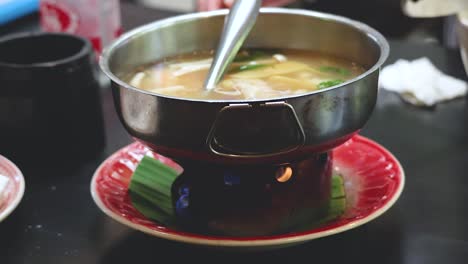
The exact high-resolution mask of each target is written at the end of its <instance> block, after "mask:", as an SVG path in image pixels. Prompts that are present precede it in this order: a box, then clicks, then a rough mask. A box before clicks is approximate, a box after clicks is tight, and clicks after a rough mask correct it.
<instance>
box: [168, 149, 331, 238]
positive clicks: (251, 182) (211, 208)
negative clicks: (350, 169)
mask: <svg viewBox="0 0 468 264" xmlns="http://www.w3.org/2000/svg"><path fill="white" fill-rule="evenodd" d="M331 161H332V159H331V154H329V153H325V154H314V155H313V156H310V157H309V158H307V159H303V160H301V161H297V162H293V163H286V164H283V165H237V166H235V165H217V164H212V163H201V162H198V161H197V162H193V161H185V162H184V161H182V162H181V161H179V164H181V165H182V167H183V168H184V172H183V174H182V175H181V176H180V177H179V179H178V180H177V182H176V183H175V184H174V189H173V194H174V197H175V200H174V203H175V208H176V213H177V216H178V218H179V219H180V221H181V224H182V225H183V226H184V227H185V228H187V229H189V230H191V231H199V232H210V233H215V234H223V235H235V236H261V235H270V234H275V233H281V232H287V231H289V230H291V229H293V228H294V227H295V226H297V225H302V224H304V223H307V222H311V221H314V220H318V219H319V218H321V217H323V216H324V214H325V213H326V212H327V206H328V202H329V200H330V188H331V186H330V184H331V174H332V166H331V164H332V162H331Z"/></svg>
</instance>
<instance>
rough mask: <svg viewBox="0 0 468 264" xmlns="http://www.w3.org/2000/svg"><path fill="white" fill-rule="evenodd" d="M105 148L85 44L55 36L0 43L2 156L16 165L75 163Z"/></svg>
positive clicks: (66, 36)
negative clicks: (18, 162)
mask: <svg viewBox="0 0 468 264" xmlns="http://www.w3.org/2000/svg"><path fill="white" fill-rule="evenodd" d="M103 146H104V132H103V120H102V109H101V103H100V90H99V82H98V79H97V76H96V71H95V57H94V53H93V51H92V47H91V44H90V43H89V41H88V40H86V39H84V38H81V37H78V36H74V35H69V34H56V33H32V34H31V33H28V34H19V35H11V36H7V37H4V38H1V39H0V153H1V154H3V155H5V156H8V157H11V158H14V159H16V160H19V159H27V160H38V161H43V160H44V159H46V160H76V158H86V157H95V155H97V154H98V153H99V152H100V150H101V149H102V148H103ZM51 155H53V156H51Z"/></svg>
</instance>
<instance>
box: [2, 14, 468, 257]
mask: <svg viewBox="0 0 468 264" xmlns="http://www.w3.org/2000/svg"><path fill="white" fill-rule="evenodd" d="M171 14H172V13H170V12H161V11H150V10H142V9H139V8H136V7H133V6H128V5H124V9H123V22H124V26H125V28H126V29H129V28H132V27H134V26H136V25H140V24H142V23H146V22H149V21H153V20H155V19H159V18H162V17H165V16H168V15H171ZM36 18H37V17H35V16H30V17H28V18H25V19H23V20H20V21H18V22H17V23H14V24H12V25H9V26H8V27H4V28H0V34H2V35H4V34H7V33H12V32H18V31H24V30H36V29H37V24H36ZM391 49H392V51H391V56H390V58H389V60H388V63H392V62H394V61H395V60H396V59H398V58H405V59H414V58H418V57H421V56H427V57H429V58H430V59H431V60H432V61H433V62H434V64H435V65H436V66H437V67H439V68H440V69H441V70H443V71H445V72H447V73H449V74H451V75H454V76H456V77H459V78H462V79H465V80H466V75H465V74H464V72H463V68H462V64H461V61H460V58H459V55H458V52H457V51H454V50H446V49H444V48H441V47H439V46H436V45H430V44H421V43H408V42H401V41H391ZM415 78H416V77H415ZM102 91H103V96H102V107H103V111H104V118H105V129H106V147H105V149H104V150H103V153H102V154H101V155H99V156H98V157H97V158H94V159H91V160H89V161H86V162H82V163H80V164H75V166H68V167H65V168H60V169H54V166H55V165H54V164H52V166H51V164H47V165H45V166H27V165H26V164H24V165H23V164H22V161H15V162H16V163H17V164H18V165H19V166H20V169H21V170H22V171H23V173H24V175H25V178H26V193H25V196H24V198H23V200H22V202H21V204H20V205H19V207H18V208H17V209H16V210H15V211H14V212H13V214H12V215H10V216H9V217H8V218H7V219H6V220H5V221H4V222H2V223H0V263H2V264H13V263H39V264H45V263H67V264H72V263H87V264H92V263H103V264H107V263H109V264H118V263H131V261H138V262H142V263H157V262H170V263H189V262H192V263H193V261H195V262H194V263H205V262H209V263H211V262H217V263H242V262H257V263H265V262H270V261H274V262H276V261H282V262H285V263H304V262H306V263H372V264H375V263H380V264H384V263H388V264H397V263H398V264H399V263H407V264H410V263H411V264H418V263H424V264H432V263H434V264H435V263H450V264H455V263H467V262H468V203H467V202H466V201H468V174H467V171H468V108H467V101H466V99H457V100H454V101H451V102H447V103H444V104H441V105H438V106H437V107H436V108H435V109H420V108H416V107H413V106H410V105H407V104H405V103H403V102H402V101H401V100H400V99H399V97H398V96H396V95H395V94H392V93H388V92H385V91H381V92H380V94H379V98H378V103H377V107H376V109H375V111H374V113H373V115H372V118H371V119H370V121H369V122H368V123H367V125H366V126H365V129H364V130H363V131H362V134H363V135H365V136H368V137H369V138H372V139H374V140H376V141H377V142H379V143H380V144H382V145H384V146H385V147H387V148H388V149H389V150H390V151H392V152H393V153H394V154H395V156H396V157H397V158H398V159H399V160H400V161H401V163H402V165H403V168H404V169H405V172H406V177H407V178H406V187H405V190H404V191H403V194H402V196H401V198H400V199H399V201H398V202H397V203H396V204H395V205H394V206H393V207H392V208H391V209H390V210H389V211H388V212H387V213H385V214H384V215H382V216H381V217H379V218H377V219H375V220H374V221H372V222H370V223H368V224H366V225H364V226H361V227H359V228H356V229H354V230H350V231H348V232H345V233H342V234H339V235H335V236H331V237H326V238H322V239H318V240H315V241H311V242H308V243H306V244H303V245H300V246H296V247H292V248H287V249H282V250H275V251H268V252H256V253H239V252H237V253H234V252H220V251H215V250H212V249H204V248H198V247H192V246H187V245H182V244H177V243H174V242H168V241H165V240H161V239H157V238H154V237H151V236H148V235H145V234H143V233H140V232H138V231H134V230H131V229H129V228H127V227H125V226H123V225H121V224H119V223H117V222H115V221H113V220H112V219H110V218H109V217H107V216H106V215H104V214H103V213H102V212H101V211H99V209H98V208H97V207H96V206H95V204H94V203H93V201H92V199H91V195H90V191H89V189H90V180H91V176H92V174H93V172H94V170H95V169H96V168H97V167H98V165H99V164H100V162H102V161H103V160H104V159H105V158H106V157H107V156H108V155H109V154H111V153H113V152H114V151H116V150H117V149H119V148H120V147H122V146H124V145H126V144H128V143H130V142H131V139H130V138H129V136H128V135H127V134H126V132H125V131H124V129H123V127H122V126H121V125H120V123H119V121H118V119H117V116H116V114H115V111H114V108H113V107H114V106H113V102H112V98H111V94H110V90H109V89H103V90H102ZM22 165H23V166H22Z"/></svg>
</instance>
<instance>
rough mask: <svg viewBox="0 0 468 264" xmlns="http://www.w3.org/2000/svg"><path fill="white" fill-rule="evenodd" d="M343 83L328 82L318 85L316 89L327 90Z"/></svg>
mask: <svg viewBox="0 0 468 264" xmlns="http://www.w3.org/2000/svg"><path fill="white" fill-rule="evenodd" d="M343 82H344V81H343V80H339V79H337V80H330V81H326V82H321V83H319V84H318V86H317V87H318V89H324V88H328V87H332V86H335V85H338V84H341V83H343Z"/></svg>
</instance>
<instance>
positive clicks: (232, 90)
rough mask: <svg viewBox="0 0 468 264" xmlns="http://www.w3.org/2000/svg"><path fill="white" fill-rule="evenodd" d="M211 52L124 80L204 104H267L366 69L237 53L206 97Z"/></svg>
mask: <svg viewBox="0 0 468 264" xmlns="http://www.w3.org/2000/svg"><path fill="white" fill-rule="evenodd" d="M212 58H213V51H202V52H194V53H191V54H183V55H179V56H176V57H171V58H166V59H164V60H162V61H157V62H155V63H152V64H149V65H144V66H141V67H138V68H137V69H135V71H133V72H132V73H130V74H129V75H128V76H127V77H126V78H124V79H125V81H127V82H128V83H129V84H130V85H132V86H134V87H137V88H140V89H143V90H148V91H151V92H154V93H158V94H164V95H169V96H174V97H181V98H189V99H204V100H245V99H269V98H279V97H285V96H291V95H297V94H305V93H309V92H311V91H314V90H318V89H324V88H328V87H332V86H335V85H338V84H340V83H342V82H345V81H347V80H350V79H352V78H354V77H356V76H358V75H360V74H362V73H363V72H364V71H365V69H364V68H363V67H362V66H360V65H358V64H356V63H354V62H352V61H348V60H344V59H341V58H336V57H333V56H329V55H325V54H322V53H318V52H312V51H304V50H292V49H282V50H267V49H245V50H241V51H240V52H239V53H238V54H237V56H236V58H235V60H234V61H233V63H232V64H231V65H230V68H229V69H228V71H227V72H226V74H225V75H224V78H223V79H222V81H221V82H220V83H219V84H218V86H217V87H216V88H215V89H213V90H212V91H209V92H207V91H206V90H205V89H204V88H203V85H204V81H205V78H206V75H207V74H208V71H209V68H210V66H211V62H212Z"/></svg>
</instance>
